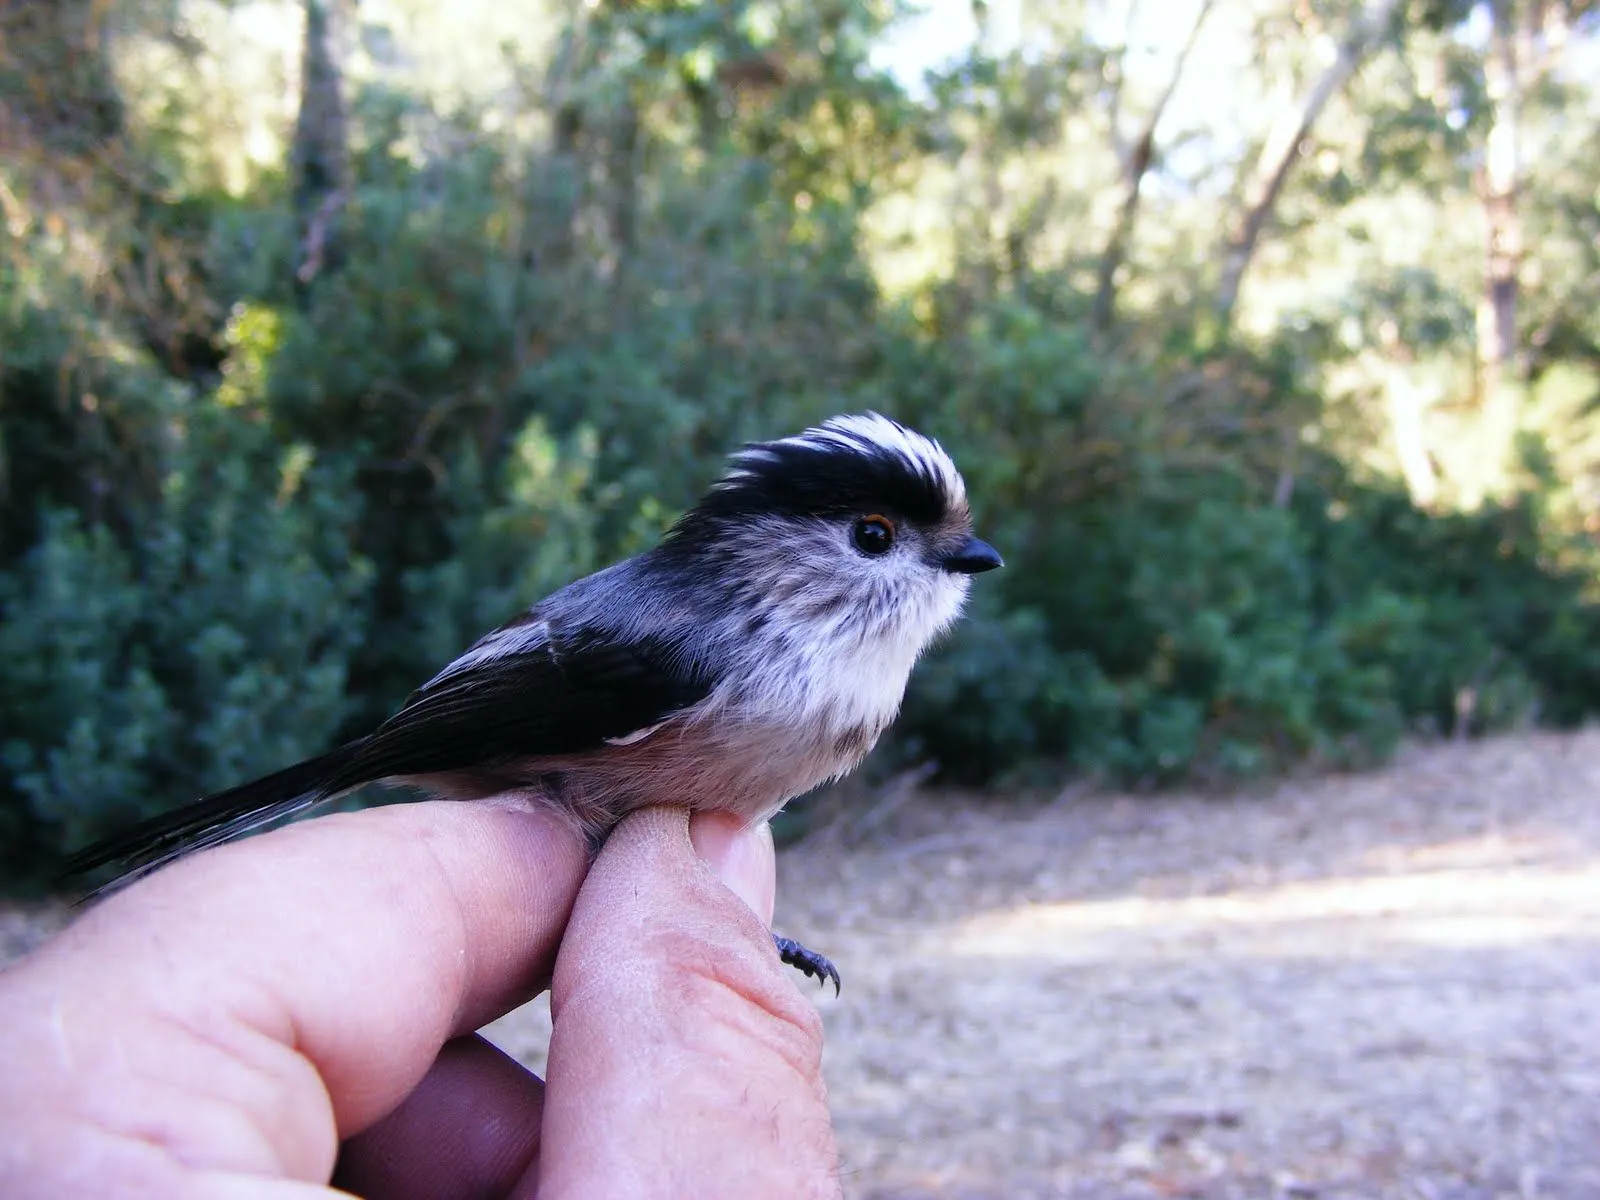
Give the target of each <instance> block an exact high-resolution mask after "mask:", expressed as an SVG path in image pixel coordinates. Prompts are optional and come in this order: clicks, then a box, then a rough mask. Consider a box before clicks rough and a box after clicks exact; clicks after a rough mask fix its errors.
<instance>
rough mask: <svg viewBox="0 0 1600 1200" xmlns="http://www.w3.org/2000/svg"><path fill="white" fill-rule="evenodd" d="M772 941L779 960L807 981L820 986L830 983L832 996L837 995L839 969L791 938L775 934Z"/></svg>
mask: <svg viewBox="0 0 1600 1200" xmlns="http://www.w3.org/2000/svg"><path fill="white" fill-rule="evenodd" d="M772 940H773V941H774V942H776V943H777V945H778V957H779V958H781V959H782V960H783V961H784V962H786V963H788V964H789V965H790V966H791V967H793V968H794V969H795V970H797V971H799V972H800V973H801V974H802V975H804V976H805V977H806V978H807V979H815V980H816V981H817V982H818V983H820V984H826V983H832V984H833V994H834V995H835V996H837V995H838V994H839V969H838V968H837V967H835V966H834V965H833V964H832V963H831V962H829V961H828V960H827V959H826V958H824V957H823V956H822V955H820V954H818V953H817V952H816V951H815V950H807V949H806V948H805V947H804V946H802V945H801V944H800V943H799V942H797V941H795V940H794V939H793V938H786V937H783V936H782V935H780V934H776V933H775V934H773V935H772Z"/></svg>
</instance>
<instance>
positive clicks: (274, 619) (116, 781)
mask: <svg viewBox="0 0 1600 1200" xmlns="http://www.w3.org/2000/svg"><path fill="white" fill-rule="evenodd" d="M291 457H292V456H291ZM173 458H174V461H173V463H172V465H171V469H170V471H169V473H168V475H167V477H166V479H165V480H164V482H163V487H162V491H161V495H160V497H159V498H158V500H157V501H156V502H155V503H154V504H153V505H152V507H151V510H150V511H149V512H147V513H144V514H141V516H140V518H139V525H140V527H141V528H142V529H144V530H145V536H144V537H142V538H141V539H140V540H139V542H138V543H137V544H136V546H135V547H134V548H132V549H129V548H126V547H124V546H122V545H121V544H119V542H118V540H117V539H116V537H115V536H114V535H113V534H112V533H111V531H110V530H109V529H108V528H106V527H104V526H97V527H86V526H85V524H84V522H83V521H82V519H81V518H79V517H78V516H76V515H75V514H71V513H67V512H60V511H57V512H54V513H50V514H47V515H46V518H45V520H44V523H43V528H42V530H41V534H40V537H39V540H38V541H37V543H36V544H35V545H34V546H33V548H32V549H31V550H30V551H29V552H28V553H27V554H26V555H25V556H24V557H23V558H22V560H21V561H20V562H19V563H18V564H17V566H16V568H15V569H14V570H13V571H11V572H10V573H8V574H7V575H5V576H3V577H0V605H3V607H4V612H5V621H4V623H3V624H0V654H3V655H5V657H6V662H7V669H6V672H5V675H4V677H3V681H0V729H3V730H4V735H3V738H0V763H3V768H4V772H5V773H4V776H3V780H4V782H3V783H0V813H3V814H4V815H3V817H0V820H3V821H4V824H5V826H6V827H7V831H8V833H9V834H11V835H13V836H14V837H15V838H16V840H15V841H13V840H12V837H8V838H7V840H6V845H7V847H8V848H10V847H14V846H19V845H20V846H23V847H26V846H29V845H37V844H41V843H42V844H43V845H46V846H50V847H58V846H66V845H76V844H79V843H81V842H83V841H84V840H85V839H86V838H88V837H90V836H92V835H95V834H99V833H104V832H107V831H108V830H109V829H110V828H111V827H112V826H113V825H115V824H117V823H119V822H123V821H126V820H128V819H130V818H132V817H135V816H138V815H141V814H143V815H148V814H150V813H152V812H154V811H156V810H158V809H160V808H163V807H166V806H168V805H170V804H171V803H172V802H173V801H174V800H175V799H183V798H185V797H193V796H198V795H200V794H202V793H204V792H205V791H207V790H215V789H216V788H219V787H222V786H225V785H226V784H228V783H230V782H236V781H237V780H239V779H240V778H242V777H245V776H248V775H250V774H252V773H260V772H265V771H267V770H269V769H272V768H273V767H274V766H276V765H281V764H282V763H284V762H286V761H290V760H293V759H296V758H299V757H303V756H305V755H308V754H310V753H313V752H315V751H317V750H319V749H321V748H322V747H323V746H324V745H326V743H327V742H328V741H329V739H330V737H331V735H332V733H333V731H335V730H336V729H337V728H338V726H339V724H340V722H341V720H342V719H343V718H344V716H345V714H346V712H347V709H348V704H349V701H348V699H347V696H346V690H345V687H346V673H347V666H348V662H349V656H350V653H351V650H352V648H353V647H354V646H355V644H356V643H357V641H358V640H359V639H360V637H361V636H362V634H363V632H364V629H363V622H362V620H361V609H362V605H363V602H364V598H365V594H366V591H367V588H368V585H369V574H370V573H369V571H368V569H367V567H366V565H365V564H364V563H363V562H362V561H361V560H360V559H351V558H350V556H349V541H348V539H349V529H350V518H351V516H352V515H353V513H352V510H353V507H354V505H353V497H352V494H351V491H350V488H349V487H348V485H347V484H346V483H345V482H343V481H341V480H339V479H338V478H336V477H325V476H324V475H323V474H322V473H320V472H317V471H315V470H311V471H309V472H305V471H301V470H298V469H293V468H292V464H291V463H289V462H284V463H282V464H280V463H278V462H277V461H276V455H275V454H274V452H273V450H272V448H271V446H270V443H269V442H267V440H266V439H265V438H263V437H262V436H261V435H260V432H259V431H258V430H256V429H253V428H251V427H250V426H248V425H245V424H242V423H240V422H237V421H234V420H230V419H229V418H228V417H227V416H226V415H225V414H222V413H220V412H212V413H203V412H202V413H196V414H194V416H193V418H192V419H191V422H190V424H189V426H188V430H187V433H186V436H185V438H184V439H183V443H182V445H181V446H179V447H177V448H176V449H175V451H174V455H173ZM7 865H8V867H10V868H12V869H13V870H16V869H19V868H20V867H21V866H22V865H24V864H22V863H18V862H15V861H14V862H11V863H8V864H7Z"/></svg>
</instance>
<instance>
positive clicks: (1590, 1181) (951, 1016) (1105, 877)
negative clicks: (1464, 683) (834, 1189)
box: [780, 732, 1600, 1200]
mask: <svg viewBox="0 0 1600 1200" xmlns="http://www.w3.org/2000/svg"><path fill="white" fill-rule="evenodd" d="M904 811H906V812H907V817H906V819H905V821H904V822H903V826H902V827H901V828H899V829H896V830H894V831H893V832H894V838H893V839H892V840H890V839H887V838H885V839H883V841H882V844H881V845H875V846H873V847H871V848H857V849H855V850H853V851H851V852H850V853H848V854H847V855H839V854H838V853H837V852H834V853H830V852H829V848H828V847H827V846H825V845H823V844H820V843H819V844H817V845H813V846H802V847H801V848H800V849H799V850H797V851H796V852H795V853H793V854H791V855H789V856H788V857H787V858H786V859H785V861H784V862H783V864H782V869H783V876H782V886H783V893H784V910H783V912H782V913H781V914H780V916H781V918H782V920H783V923H784V926H785V928H786V930H787V931H788V932H790V933H792V934H793V935H794V936H797V937H800V938H801V939H802V940H804V941H806V942H808V944H812V945H816V946H819V947H825V948H826V950H827V952H828V953H830V954H831V955H833V956H834V959H835V961H836V962H838V963H839V964H840V967H841V969H842V970H843V972H844V975H845V992H844V995H843V997H842V999H840V1000H839V1001H837V1002H834V1001H832V1000H831V999H824V1000H823V1001H821V1003H822V1005H823V1007H824V1009H825V1012H826V1018H827V1024H828V1037H829V1043H828V1059H827V1074H828V1082H829V1086H830V1093H831V1098H832V1102H833V1106H834V1110H835V1113H836V1119H837V1124H838V1129H839V1136H840V1140H841V1144H842V1148H843V1151H844V1156H845V1164H846V1170H847V1171H848V1172H849V1190H850V1191H851V1192H852V1194H853V1195H855V1196H859V1197H874V1198H882V1197H949V1198H954V1197H961V1198H963V1200H969V1198H970V1200H977V1198H979V1197H982V1198H989V1197H996V1198H998V1197H1006V1198H1009V1200H1020V1198H1022V1197H1095V1198H1097V1200H1098V1198H1101V1197H1105V1198H1110V1197H1196V1198H1205V1200H1212V1198H1218V1200H1220V1198H1223V1197H1279V1196H1282V1197H1301V1198H1309V1197H1324V1198H1334V1197H1339V1198H1347V1197H1348V1198H1351V1200H1354V1198H1357V1197H1360V1198H1379V1197H1383V1198H1387V1197H1396V1198H1398V1197H1408V1198H1409V1197H1418V1198H1429V1200H1433V1198H1437V1200H1444V1198H1447V1197H1448V1198H1451V1200H1469V1198H1470V1200H1480V1198H1481V1200H1489V1198H1491V1197H1496V1198H1498V1197H1516V1198H1519V1200H1522V1198H1532V1197H1562V1198H1567V1197H1571V1198H1577V1197H1600V732H1587V733H1583V734H1578V735H1572V736H1558V735H1545V734H1535V735H1527V736H1520V737H1515V738H1505V739H1498V740H1494V741H1489V742H1485V743H1481V744H1477V745H1471V746H1438V747H1431V748H1427V749H1421V750H1413V751H1410V752H1408V753H1407V754H1405V755H1404V756H1403V757H1402V759H1401V760H1400V761H1399V762H1398V763H1396V764H1395V765H1394V766H1392V767H1391V768H1389V769H1387V770H1385V771H1383V772H1379V773H1375V774H1371V775H1364V776H1355V777H1342V778H1324V779H1319V780H1315V781H1312V782H1306V783H1297V784H1294V785H1290V786H1284V787H1281V788H1278V789H1276V790H1274V791H1273V792H1271V793H1270V794H1263V795H1260V796H1255V797H1234V798H1221V799H1218V798H1206V797H1197V796H1192V795H1191V796H1170V797H1160V798H1148V797H1142V798H1138V799H1131V798H1119V797H1116V796H1095V797H1087V798H1081V797H1080V798H1078V799H1075V800H1074V799H1071V798H1063V799H1062V800H1059V801H1057V802H1054V803H1049V804H1045V805H1043V806H1039V807H1035V808H1033V809H1032V810H1031V811H1020V810H1018V809H1017V808H1015V807H1011V808H1009V809H1007V808H997V807H996V806H995V805H993V804H989V805H987V806H985V805H982V804H979V803H967V804H955V805H953V806H952V805H948V804H946V805H943V806H940V805H938V804H937V803H935V804H931V805H919V806H916V807H915V808H912V806H907V809H906V810H904ZM918 824H920V826H921V828H917V827H916V825H918Z"/></svg>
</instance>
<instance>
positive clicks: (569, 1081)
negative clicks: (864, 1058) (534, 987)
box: [537, 808, 840, 1198]
mask: <svg viewBox="0 0 1600 1200" xmlns="http://www.w3.org/2000/svg"><path fill="white" fill-rule="evenodd" d="M697 848H699V849H700V850H701V852H702V853H703V854H704V855H705V858H704V859H703V858H702V857H700V855H698V854H697V853H696V849H697ZM772 863H773V860H772V850H771V837H770V834H767V833H764V832H760V831H742V830H740V829H739V828H738V824H737V822H732V821H730V819H729V818H727V817H724V816H720V815H713V814H703V815H700V816H697V817H695V818H694V820H693V822H691V821H690V820H689V819H688V817H687V816H686V814H685V813H684V812H683V811H682V810H679V809H668V808H656V809H647V810H645V811H643V812H639V813H635V814H634V815H633V816H631V817H629V818H628V819H627V820H626V821H624V822H623V823H622V824H621V825H620V826H618V828H617V829H616V831H615V832H614V833H612V835H611V837H610V839H609V840H608V841H607V842H606V845H605V848H604V849H603V850H602V851H601V853H600V856H599V858H598V859H597V860H596V862H595V865H594V867H593V869H592V870H591V871H590V873H589V876H588V879H587V880H586V881H585V882H584V886H583V890H582V891H581V892H580V894H579V896H578V902H577V905H576V907H575V908H574V910H573V915H572V921H571V923H570V924H569V925H568V927H567V932H566V936H565V938H564V940H563V942H562V948H561V953H560V957H559V958H558V959H557V962H556V972H555V980H554V983H553V985H552V987H551V1011H552V1013H553V1014H554V1016H555V1031H554V1033H553V1035H552V1038H551V1043H550V1060H549V1075H548V1079H547V1088H546V1095H545V1111H544V1135H543V1144H544V1153H543V1156H542V1158H541V1159H540V1163H539V1178H538V1191H537V1194H538V1195H539V1196H540V1197H542V1198H543V1197H551V1196H618V1197H631V1196H640V1197H642V1196H661V1195H694V1196H703V1197H710V1198H715V1197H730V1198H732V1197H744V1196H772V1195H799V1196H818V1197H822V1196H826V1197H835V1196H838V1195H839V1194H840V1192H839V1186H838V1180H837V1157H836V1152H835V1149H834V1140H833V1130H832V1127H831V1125H830V1123H829V1118H828V1107H827V1100H826V1096H825V1093H824V1091H823V1086H822V1024H821V1021H820V1019H819V1018H818V1016H817V1013H816V1010H815V1009H814V1008H812V1006H811V1004H810V1003H809V1002H808V1001H807V1000H806V999H805V998H804V997H803V996H802V995H801V994H800V991H799V989H798V988H797V987H796V985H795V983H794V982H793V980H791V979H790V978H789V976H788V973H787V971H786V970H785V968H784V967H783V966H782V964H781V963H779V961H778V956H777V953H776V951H775V950H774V948H773V944H772V936H771V933H770V932H769V931H768V929H767V926H766V923H765V919H764V918H765V916H766V915H767V914H769V913H770V912H771V906H772V895H773V891H774V883H773V879H774V868H773V865H772ZM718 874H720V875H721V876H722V878H723V879H725V880H726V881H727V886H725V885H724V883H723V882H722V881H720V880H719V878H718ZM757 913H760V914H761V916H758V915H757Z"/></svg>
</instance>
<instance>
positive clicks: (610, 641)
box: [66, 614, 712, 886]
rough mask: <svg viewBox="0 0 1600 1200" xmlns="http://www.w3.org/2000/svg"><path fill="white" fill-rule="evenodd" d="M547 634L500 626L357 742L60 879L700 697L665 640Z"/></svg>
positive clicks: (585, 734) (600, 737)
mask: <svg viewBox="0 0 1600 1200" xmlns="http://www.w3.org/2000/svg"><path fill="white" fill-rule="evenodd" d="M530 625H532V626H537V627H538V628H537V629H534V630H530V629H529V628H528V627H529V626H530ZM547 629H548V627H546V626H544V625H543V623H542V622H539V621H537V620H536V619H535V618H534V615H533V614H528V615H527V616H524V617H522V618H519V619H518V620H515V621H512V622H510V623H509V624H507V625H505V626H502V627H501V628H500V629H497V630H495V631H494V632H493V633H491V634H488V635H487V636H485V637H484V638H482V639H480V640H479V641H478V643H477V644H476V645H475V646H474V647H473V648H472V650H469V651H468V652H467V653H466V654H464V655H462V657H461V658H459V659H457V660H456V662H455V663H452V664H451V665H450V666H448V667H446V668H445V669H444V670H443V671H442V672H440V673H439V674H438V675H437V676H435V677H434V679H433V680H431V681H430V682H429V683H427V684H425V685H423V687H422V688H420V689H419V690H418V691H416V692H415V693H414V694H413V695H412V696H411V698H410V699H409V700H408V701H407V702H406V705H405V707H404V708H402V709H401V710H400V711H399V712H397V713H396V714H395V715H394V716H392V717H390V718H389V720H387V721H385V722H384V723H383V724H382V725H381V726H379V727H378V729H377V730H375V731H374V732H373V733H371V734H369V735H368V736H367V737H364V738H359V739H357V740H356V741H354V742H350V743H348V744H346V745H344V746H341V747H339V748H338V749H337V750H334V751H332V752H330V753H328V754H325V755H322V756H321V757H319V758H314V759H308V760H307V761H305V762H302V763H297V764H295V765H294V766H292V767H288V768H285V769H284V770H282V771H278V772H275V773H274V774H272V775H268V776H265V777H264V778H261V779H257V780H253V781H251V782H250V783H245V784H240V785H239V786H238V787H235V788H230V789H228V790H227V791H225V792H218V793H216V794H215V795H212V796H206V797H203V798H202V799H200V800H197V801H195V802H194V803H193V804H189V805H186V806H185V807H183V808H180V809H177V810H175V811H174V812H170V813H166V814H163V815H162V816H159V817H155V818H152V819H151V820H149V821H146V822H143V823H142V824H140V825H136V826H134V827H133V828H132V829H129V830H126V831H124V832H123V833H120V834H116V835H114V836H113V837H111V838H108V839H106V840H105V841H102V842H98V843H96V844H94V845H92V846H89V847H87V848H86V849H84V850H80V851H79V852H78V853H77V854H75V855H73V856H72V858H71V859H69V860H68V862H67V865H66V874H67V875H69V876H70V875H76V874H82V873H83V872H85V871H88V870H91V869H93V868H95V867H99V866H104V865H105V864H107V863H121V864H123V865H124V866H125V867H127V868H128V871H127V873H126V874H125V875H123V876H122V877H121V878H120V879H119V880H118V881H117V882H116V883H115V884H113V885H111V886H118V885H120V884H121V883H125V882H128V881H130V880H132V879H135V878H137V877H138V876H140V875H143V874H146V873H147V872H149V871H152V870H154V869H155V868H157V867H159V866H162V865H163V864H165V863H167V862H170V861H171V860H173V859H175V858H179V857H181V856H182V855H184V854H188V853H190V852H192V851H195V850H200V849H204V848H205V847H207V846H215V845H219V844H220V843H222V842H226V841H230V840H232V839H233V838H236V837H240V836H242V835H244V834H246V833H249V832H251V831H252V830H255V829H259V828H260V827H262V826H263V825H267V824H269V823H271V822H273V821H277V820H280V819H282V818H285V817H288V816H292V815H293V814H295V813H298V812H301V811H303V810H305V809H308V808H311V807H313V806H315V805H317V804H320V803H322V802H323V801H325V800H329V799H331V798H333V797H334V796H338V795H340V794H341V793H344V792H347V791H350V790H351V789H352V788H357V787H360V786H361V785H362V784H364V783H371V782H373V781H375V780H379V779H387V778H391V777H394V776H410V775H432V774H437V773H443V772H448V771H459V770H463V769H466V768H470V767H476V766H489V767H492V766H494V765H495V764H497V763H503V762H507V761H510V760H513V759H517V758H524V757H537V756H541V755H553V754H575V753H581V752H583V751H585V750H592V749H597V748H599V747H600V746H602V745H603V744H604V743H605V742H606V740H607V739H610V738H620V737H625V736H627V735H628V734H630V733H634V732H637V731H638V730H641V729H644V728H647V727H648V726H651V725H655V724H658V723H659V722H661V721H664V720H666V719H667V718H668V717H670V716H672V715H673V714H674V713H676V712H680V711H682V710H683V709H685V708H689V707H691V706H692V705H694V704H696V703H698V702H699V701H700V700H703V699H704V698H705V697H706V696H707V695H708V694H709V693H710V691H711V683H712V680H711V676H710V673H709V672H708V671H706V670H704V669H703V668H696V667H694V666H692V665H689V664H688V663H687V660H686V659H685V658H684V657H683V656H682V655H680V654H679V653H678V652H677V650H676V647H675V646H674V645H673V643H672V642H670V641H668V640H667V639H649V638H646V639H644V640H642V641H634V642H629V643H622V642H619V641H618V640H617V639H616V638H614V637H612V636H610V634H609V633H608V632H606V631H603V630H597V629H589V628H581V629H577V630H573V631H570V632H563V631H559V630H553V629H548V632H546V630H547ZM501 648H505V650H506V652H504V653H498V652H496V651H498V650H499V649H501Z"/></svg>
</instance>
